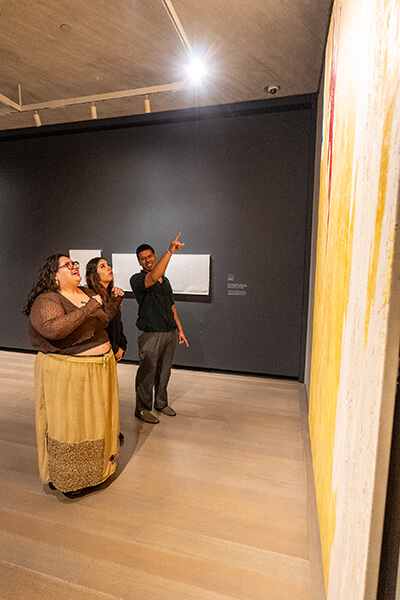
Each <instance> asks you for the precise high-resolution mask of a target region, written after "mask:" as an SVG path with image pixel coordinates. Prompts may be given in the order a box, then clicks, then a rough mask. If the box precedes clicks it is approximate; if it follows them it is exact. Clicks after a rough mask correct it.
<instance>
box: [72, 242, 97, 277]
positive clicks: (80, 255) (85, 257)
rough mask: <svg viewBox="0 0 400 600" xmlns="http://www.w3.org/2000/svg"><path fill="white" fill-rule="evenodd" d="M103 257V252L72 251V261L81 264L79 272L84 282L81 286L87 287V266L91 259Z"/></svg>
mask: <svg viewBox="0 0 400 600" xmlns="http://www.w3.org/2000/svg"><path fill="white" fill-rule="evenodd" d="M96 256H101V250H70V251H69V257H70V259H71V260H77V261H78V262H79V265H80V267H79V271H80V274H81V277H82V280H81V282H80V284H79V285H86V279H85V273H86V265H87V263H88V262H89V260H90V259H91V258H95V257H96Z"/></svg>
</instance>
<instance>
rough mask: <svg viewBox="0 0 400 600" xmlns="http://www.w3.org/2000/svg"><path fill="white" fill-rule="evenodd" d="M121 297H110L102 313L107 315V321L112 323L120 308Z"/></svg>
mask: <svg viewBox="0 0 400 600" xmlns="http://www.w3.org/2000/svg"><path fill="white" fill-rule="evenodd" d="M121 302H122V296H111V298H110V299H109V300H108V302H107V303H106V305H105V306H104V312H105V313H106V315H107V319H108V321H112V320H113V318H114V317H115V315H116V314H117V312H118V311H119V308H120V306H121Z"/></svg>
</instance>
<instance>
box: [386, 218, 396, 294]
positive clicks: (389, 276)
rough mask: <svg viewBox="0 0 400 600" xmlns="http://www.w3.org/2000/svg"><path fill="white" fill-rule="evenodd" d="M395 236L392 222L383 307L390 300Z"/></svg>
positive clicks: (394, 226) (394, 225)
mask: <svg viewBox="0 0 400 600" xmlns="http://www.w3.org/2000/svg"><path fill="white" fill-rule="evenodd" d="M395 234H396V224H395V222H394V220H393V221H392V230H391V234H390V250H389V269H388V271H389V272H388V277H387V280H386V285H385V293H384V297H385V300H384V302H385V306H387V305H388V304H389V298H390V290H391V283H392V265H393V253H394V236H395Z"/></svg>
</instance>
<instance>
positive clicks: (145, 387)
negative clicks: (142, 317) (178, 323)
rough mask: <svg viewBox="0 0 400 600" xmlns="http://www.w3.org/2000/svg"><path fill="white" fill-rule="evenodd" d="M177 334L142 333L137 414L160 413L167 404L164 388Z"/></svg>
mask: <svg viewBox="0 0 400 600" xmlns="http://www.w3.org/2000/svg"><path fill="white" fill-rule="evenodd" d="M177 339H178V335H177V330H176V329H174V330H173V331H142V332H141V334H140V335H139V337H138V346H139V368H138V370H137V373H136V382H135V389H136V412H140V411H142V410H145V409H147V410H151V409H152V407H153V387H154V408H156V409H158V410H161V409H162V408H165V407H166V406H167V404H168V395H167V385H168V381H169V377H170V375H171V367H172V361H173V358H174V352H175V347H176V342H177Z"/></svg>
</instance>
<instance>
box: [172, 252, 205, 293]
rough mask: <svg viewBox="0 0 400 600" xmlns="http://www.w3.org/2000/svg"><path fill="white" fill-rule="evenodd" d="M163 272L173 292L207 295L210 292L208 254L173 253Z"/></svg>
mask: <svg viewBox="0 0 400 600" xmlns="http://www.w3.org/2000/svg"><path fill="white" fill-rule="evenodd" d="M165 274H166V276H167V277H168V279H169V280H170V282H171V286H172V289H173V291H174V294H194V295H202V296H207V295H208V294H209V292H210V255H209V254H173V255H172V256H171V260H170V261H169V265H168V267H167V270H166V272H165Z"/></svg>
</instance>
